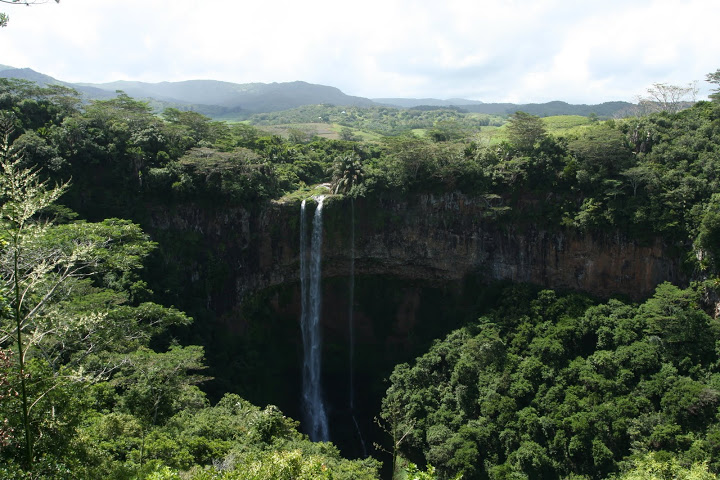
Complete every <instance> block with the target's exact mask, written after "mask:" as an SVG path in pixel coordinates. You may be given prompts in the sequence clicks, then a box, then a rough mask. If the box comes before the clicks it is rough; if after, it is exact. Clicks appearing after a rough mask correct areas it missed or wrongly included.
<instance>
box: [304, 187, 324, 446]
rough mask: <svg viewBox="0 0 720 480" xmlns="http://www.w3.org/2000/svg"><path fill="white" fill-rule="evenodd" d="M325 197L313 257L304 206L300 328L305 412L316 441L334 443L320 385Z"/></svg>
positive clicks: (317, 221)
mask: <svg viewBox="0 0 720 480" xmlns="http://www.w3.org/2000/svg"><path fill="white" fill-rule="evenodd" d="M324 200H325V197H324V196H322V195H321V196H319V197H317V202H318V204H317V208H316V209H315V215H314V216H313V222H312V235H311V238H310V252H309V253H310V255H309V258H308V251H307V240H308V239H307V227H306V220H305V216H306V215H305V200H303V201H302V203H301V204H300V293H301V297H302V298H301V315H300V326H301V329H302V340H303V385H302V408H303V413H304V416H305V422H306V425H307V428H308V430H309V436H310V439H311V440H312V441H316V442H317V441H321V442H326V441H328V440H329V439H330V434H329V433H328V420H327V415H326V413H325V405H324V403H323V398H322V388H321V385H320V366H321V354H322V339H321V338H320V313H321V306H322V299H321V291H320V280H321V273H322V272H321V266H322V207H323V201H324Z"/></svg>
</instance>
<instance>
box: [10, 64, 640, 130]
mask: <svg viewBox="0 0 720 480" xmlns="http://www.w3.org/2000/svg"><path fill="white" fill-rule="evenodd" d="M2 77H5V78H18V79H24V80H29V81H33V82H36V83H38V84H39V85H64V86H67V87H71V88H74V89H76V90H77V91H79V92H81V93H82V94H83V97H84V98H85V99H87V100H104V99H108V98H112V97H114V96H115V95H117V91H118V90H122V91H123V92H125V93H126V94H128V95H129V96H131V97H134V98H137V99H141V100H147V101H148V102H149V103H150V105H151V106H152V107H153V109H155V110H156V111H162V110H163V109H165V108H168V107H174V108H178V109H180V110H193V111H196V112H199V113H202V114H204V115H207V116H209V117H212V118H215V119H240V118H247V117H248V116H250V115H252V114H255V113H268V112H278V111H283V110H289V109H292V108H296V107H300V106H303V105H318V104H331V105H342V106H356V107H376V106H390V107H396V108H423V107H426V108H445V107H457V108H460V109H462V110H463V111H467V112H475V113H488V114H501V115H505V114H511V113H514V112H515V111H517V110H523V111H525V112H528V113H531V114H533V115H538V116H549V115H589V114H591V113H595V114H597V115H599V116H612V115H614V114H616V113H617V112H620V111H622V110H625V109H627V108H628V107H630V106H631V105H632V104H630V103H628V102H606V103H603V104H600V105H571V104H568V103H566V102H561V101H554V102H548V103H543V104H524V105H522V104H512V103H483V102H481V101H478V100H467V99H462V98H452V99H447V100H441V99H436V98H375V99H369V98H363V97H357V96H352V95H347V94H345V93H343V92H342V91H340V90H339V89H338V88H335V87H331V86H325V85H318V84H311V83H307V82H303V81H295V82H283V83H269V84H268V83H246V84H238V83H232V82H223V81H218V80H186V81H181V82H159V83H147V82H135V81H117V82H109V83H99V84H94V83H70V82H64V81H61V80H58V79H55V78H53V77H51V76H49V75H45V74H43V73H39V72H36V71H34V70H32V69H30V68H14V67H10V66H7V65H0V78H2Z"/></svg>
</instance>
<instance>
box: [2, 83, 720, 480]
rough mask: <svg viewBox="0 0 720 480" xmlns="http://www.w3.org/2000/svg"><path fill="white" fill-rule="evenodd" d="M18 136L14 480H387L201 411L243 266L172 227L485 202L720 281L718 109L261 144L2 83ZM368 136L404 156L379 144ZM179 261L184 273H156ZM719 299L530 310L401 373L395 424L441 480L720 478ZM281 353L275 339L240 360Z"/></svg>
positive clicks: (515, 216) (229, 402)
mask: <svg viewBox="0 0 720 480" xmlns="http://www.w3.org/2000/svg"><path fill="white" fill-rule="evenodd" d="M709 79H710V80H711V81H713V82H714V83H715V84H717V83H718V82H717V72H716V73H715V74H712V75H710V76H709ZM714 96H715V97H716V96H717V93H716V94H715V95H714ZM714 99H715V100H716V98H714ZM0 116H1V120H2V122H3V125H6V126H7V128H6V130H5V132H6V133H7V135H6V136H5V137H4V139H3V144H2V151H1V152H0V154H1V156H2V160H3V172H2V175H3V177H2V184H1V185H2V192H0V195H2V198H1V199H0V202H1V203H2V212H1V213H2V234H1V235H0V240H2V255H1V256H0V267H1V268H0V274H1V275H2V282H3V286H2V288H3V289H2V291H1V292H0V296H1V298H0V300H2V302H1V304H2V310H1V311H0V320H1V322H2V323H1V327H2V332H1V335H2V336H0V347H1V349H0V387H1V389H0V392H2V393H1V395H2V405H1V406H0V410H1V412H2V415H3V417H4V418H3V420H5V423H3V424H0V447H2V448H1V449H0V456H2V459H3V462H4V463H3V464H2V466H0V474H2V476H4V477H7V478H14V477H21V476H22V471H27V470H30V469H32V470H33V471H34V472H35V474H36V475H42V476H45V477H47V478H53V477H55V478H73V477H80V478H82V477H85V478H117V479H123V478H128V479H130V478H146V477H147V478H157V479H162V478H179V477H180V475H181V473H182V475H183V476H184V477H183V478H198V479H204V478H228V479H229V478H336V479H337V478H374V477H376V476H377V469H378V466H377V464H376V462H375V461H374V460H372V459H369V460H364V461H352V462H351V461H347V460H343V459H342V458H341V457H340V455H339V453H338V451H337V449H335V447H333V446H331V445H329V444H312V443H311V442H309V441H308V440H307V439H306V438H305V437H304V436H302V435H301V434H299V433H298V432H297V424H296V423H295V422H294V421H292V420H290V419H288V418H286V417H284V416H283V415H282V414H281V413H280V412H279V411H277V409H275V408H274V407H267V408H265V409H260V408H258V407H255V406H252V405H250V404H249V403H247V402H246V401H245V400H243V399H241V398H240V397H238V396H235V395H225V396H223V395H217V396H215V400H219V401H218V402H216V403H215V404H214V405H213V406H211V402H210V401H209V400H208V398H207V397H206V394H205V393H204V392H203V390H202V389H203V388H205V385H206V384H207V381H208V380H209V376H208V375H207V374H208V373H209V374H210V375H213V374H215V371H216V370H208V369H206V365H205V363H206V362H205V359H204V355H205V351H204V350H203V348H202V347H200V346H198V345H194V344H195V343H198V342H197V340H202V341H204V340H206V339H207V338H208V337H209V336H211V335H212V334H213V333H212V332H208V330H211V329H208V328H207V325H208V324H210V323H209V322H211V321H213V320H215V317H214V315H215V312H214V311H213V310H212V308H211V307H210V300H209V298H210V296H211V295H210V293H212V292H213V291H214V290H213V289H214V288H216V287H217V285H218V284H220V283H222V281H223V278H224V277H226V276H227V269H228V268H229V267H228V265H227V263H226V262H225V259H224V258H223V256H222V255H223V253H224V252H223V251H221V250H222V249H219V251H217V252H201V250H202V248H201V246H202V242H203V237H202V234H201V233H198V232H194V233H187V235H186V236H185V237H184V238H171V236H162V235H161V234H159V233H158V234H157V238H153V241H151V239H150V237H149V236H148V234H146V233H144V232H143V230H142V228H141V226H147V225H149V224H151V222H150V221H149V218H148V216H149V215H150V213H149V209H148V206H149V205H154V206H157V205H162V206H164V207H167V208H176V207H178V206H183V205H192V206H193V207H199V208H208V209H217V210H222V209H224V208H227V207H236V206H242V207H243V208H245V209H246V210H247V211H249V212H254V211H259V210H260V209H261V208H262V207H263V205H264V204H265V203H266V202H269V201H270V200H275V199H279V198H282V197H283V196H285V195H288V196H289V197H288V198H293V197H292V195H293V194H295V195H296V196H297V195H302V196H307V192H308V191H310V190H311V189H312V188H314V187H315V186H316V185H317V184H320V183H327V184H329V186H330V187H331V190H333V191H334V192H335V193H336V194H342V195H348V196H351V197H357V196H400V195H409V194H415V193H419V192H422V193H427V192H430V193H434V192H463V193H466V194H468V195H473V196H476V197H477V198H481V199H484V200H485V202H486V204H487V215H486V219H492V220H494V221H496V222H498V223H499V224H500V226H501V227H503V226H506V227H508V228H513V229H522V228H524V227H526V226H531V225H536V224H537V223H538V222H542V225H543V228H545V229H548V230H551V229H557V230H562V229H566V230H574V231H578V232H585V233H587V234H588V235H592V234H594V233H596V232H612V233H615V234H618V235H622V236H624V237H629V238H632V239H634V240H637V241H640V242H643V241H650V240H653V239H655V238H657V237H658V236H660V237H662V238H663V239H664V241H665V242H666V243H667V244H668V245H669V246H671V247H674V248H675V251H676V252H677V254H678V255H681V256H683V258H685V259H686V264H687V266H688V267H689V272H690V273H692V274H693V275H695V277H696V278H701V279H703V280H707V282H706V283H705V285H706V286H707V285H711V284H712V281H713V280H712V279H714V278H716V276H717V272H718V268H720V194H718V193H717V192H718V191H720V184H719V182H720V103H718V102H717V101H713V102H699V103H697V104H695V105H694V106H692V107H691V108H688V109H686V110H683V111H680V112H678V113H673V114H669V113H667V112H664V113H656V114H652V115H649V116H646V117H641V118H628V119H623V120H616V121H615V120H607V121H604V122H600V121H598V120H597V118H593V119H591V120H588V121H587V122H585V121H584V120H582V119H578V118H562V119H554V120H552V119H551V120H544V119H540V118H538V117H535V116H533V115H530V114H528V113H523V112H517V113H515V114H513V115H511V116H510V117H509V118H508V119H507V120H508V122H507V123H505V119H501V118H500V117H491V116H487V115H475V114H468V113H464V112H460V111H458V110H457V109H393V108H385V107H377V108H365V109H363V108H350V107H344V108H341V107H330V106H316V107H303V108H300V109H296V110H293V111H290V112H284V113H282V114H267V115H264V116H257V117H255V118H254V119H253V122H254V123H255V126H252V125H248V124H235V125H230V124H224V123H220V122H214V121H212V120H210V119H209V118H206V117H204V116H202V115H199V114H197V113H195V112H182V111H179V110H176V109H168V110H166V111H165V112H164V113H163V115H162V116H158V115H155V114H153V112H152V109H151V108H150V106H149V105H148V104H147V103H144V102H139V101H136V100H134V99H132V98H130V97H128V96H127V95H125V94H122V93H120V94H119V95H118V96H117V97H116V98H113V99H111V100H103V101H94V102H91V103H89V104H86V105H83V104H81V102H80V101H79V97H78V95H77V93H76V92H74V91H72V90H70V89H67V88H64V87H44V88H41V87H38V86H36V85H34V84H32V83H30V82H26V81H21V80H9V79H0ZM315 121H322V122H329V123H335V124H338V125H342V126H344V127H345V128H346V129H347V130H344V134H343V135H341V136H343V137H344V138H345V139H344V140H326V139H320V138H308V137H307V136H306V135H303V134H302V132H291V133H292V134H291V135H290V136H289V138H288V139H284V138H281V137H279V136H276V135H271V134H268V133H267V132H265V131H263V130H262V129H261V128H262V127H263V126H264V125H270V124H277V123H297V122H315ZM501 124H505V125H504V126H503V127H500V128H497V127H498V126H499V125H501ZM487 126H494V127H495V128H494V129H487V128H485V127H487ZM417 130H421V131H422V132H417ZM360 131H365V132H375V133H381V134H383V135H386V136H385V137H380V140H378V141H375V142H360V141H358V137H357V136H356V135H355V133H357V132H360ZM488 132H491V133H488ZM489 135H490V136H489ZM492 135H495V136H492ZM44 181H47V182H48V183H43V182H44ZM68 181H69V182H70V183H69V184H66V183H65V182H68ZM53 184H57V185H59V186H58V187H56V188H53V187H51V185H53ZM134 222H135V223H134ZM277 228H278V229H280V228H282V227H281V226H278V227H277ZM155 242H157V243H155ZM160 256H164V258H165V260H167V259H170V260H169V261H166V263H165V264H164V267H165V270H161V269H147V270H144V266H147V265H148V260H150V261H154V262H156V263H155V264H154V265H157V264H159V263H160V260H158V257H160ZM198 265H201V266H198ZM183 268H188V269H189V268H196V269H199V270H200V271H202V273H203V282H198V283H194V284H190V283H189V282H187V279H186V278H185V277H184V276H182V275H181V273H180V272H183V273H187V272H186V271H183V270H182V269H183ZM708 291H710V290H708ZM702 295H703V292H702V291H701V290H699V289H698V290H681V289H679V288H677V287H673V286H671V285H661V286H660V287H659V288H658V290H657V292H656V294H655V296H654V297H653V298H651V299H649V300H647V301H646V302H645V303H643V304H641V305H630V304H625V303H622V302H619V301H616V300H613V301H610V302H607V303H604V304H600V305H595V304H594V303H593V302H591V301H590V300H589V299H587V298H585V297H582V296H577V295H567V296H560V295H557V294H554V293H552V292H549V291H545V292H541V293H540V294H538V295H537V296H535V295H534V294H531V293H530V292H529V290H528V289H526V288H524V287H513V288H511V289H509V290H507V291H506V292H504V293H503V295H502V299H503V304H502V306H501V307H500V308H498V309H497V310H496V311H494V312H493V313H491V314H489V315H487V316H484V317H483V318H481V319H480V321H479V322H477V323H474V324H472V325H468V326H466V327H465V328H462V329H460V330H457V331H456V332H454V333H452V334H450V335H449V336H448V337H447V338H445V339H444V340H442V341H439V342H438V343H436V344H435V345H434V346H433V347H432V348H431V350H430V351H429V352H428V353H427V354H426V355H424V356H422V357H420V358H419V359H418V360H417V362H416V363H415V364H413V365H412V366H410V365H401V366H399V367H398V368H397V369H396V371H395V373H394V374H393V376H392V379H391V380H392V385H391V387H390V390H389V391H388V395H387V397H386V399H385V403H384V410H383V413H382V417H383V419H384V420H383V422H384V423H383V424H384V425H386V426H387V432H388V433H390V434H391V435H390V436H391V437H392V441H393V444H394V446H395V447H399V449H400V451H402V453H403V454H405V455H407V456H408V457H409V459H410V460H413V461H415V462H416V463H417V464H420V465H426V464H428V463H429V464H431V465H434V467H428V468H427V472H420V471H418V470H417V469H416V467H410V466H409V467H408V471H409V472H410V474H411V475H416V476H422V477H423V478H426V477H429V476H430V475H433V473H432V472H434V471H435V472H437V474H438V475H439V476H440V477H442V478H451V477H453V476H454V475H456V474H460V473H462V474H463V478H498V479H499V478H523V476H526V477H528V478H561V477H566V476H571V475H576V477H575V478H582V476H584V477H586V478H603V477H606V476H607V475H610V474H613V473H616V472H618V474H619V475H621V477H620V478H638V476H642V475H651V474H654V473H652V472H660V473H658V475H659V476H661V477H662V476H665V477H667V476H668V475H676V476H682V475H685V476H686V477H687V478H705V477H707V476H708V475H711V474H709V473H708V470H709V471H711V472H717V471H718V470H720V458H719V457H718V455H719V454H720V452H718V445H719V443H718V439H720V436H719V435H720V427H719V426H718V425H719V424H718V421H717V418H716V416H717V411H718V406H719V405H720V380H719V379H720V377H719V376H718V375H719V373H720V372H718V368H719V367H718V365H719V364H718V352H717V350H716V343H717V341H718V340H720V338H718V335H720V333H719V331H718V324H717V322H716V321H715V320H713V319H711V318H710V317H708V316H707V315H706V314H705V313H704V312H703V311H702V310H701V309H700V304H701V303H702V300H703V299H702V298H701V297H702ZM173 303H175V304H176V306H177V307H179V308H180V309H182V310H185V311H187V312H188V314H186V313H183V312H182V311H181V310H179V309H177V308H175V307H171V306H170V305H171V304H173ZM378 305H381V303H380V302H379V303H378ZM265 307H266V306H265V305H263V306H258V307H257V309H256V310H257V311H261V310H262V308H265ZM437 308H438V309H440V308H443V309H444V310H449V309H450V308H445V306H437ZM249 311H252V309H249ZM190 316H193V317H194V318H195V319H196V321H197V322H198V323H199V324H200V325H201V326H200V327H198V329H197V330H195V331H194V332H196V333H195V335H196V336H195V337H193V336H192V334H188V333H187V332H188V331H189V330H187V328H189V327H188V325H189V324H190V323H191V319H190ZM458 324H459V323H458ZM456 325H457V324H456ZM183 327H186V328H185V329H184V328H183ZM438 328H440V327H438ZM431 330H432V331H433V332H435V331H436V330H435V329H431ZM445 331H447V330H445ZM197 332H200V333H197ZM273 334H274V332H262V333H256V332H252V333H251V334H250V335H249V336H248V338H246V339H245V340H244V341H246V342H247V347H248V348H247V349H246V351H245V352H241V353H240V354H238V355H242V354H244V355H247V357H244V358H250V356H251V355H256V354H258V352H259V351H260V350H262V349H264V348H265V345H264V344H262V343H260V342H255V343H254V344H251V343H252V342H253V340H257V339H258V338H260V339H264V338H268V337H270V336H272V335H273ZM175 335H177V337H178V338H180V339H182V340H183V341H182V342H179V341H177V340H175V339H174V338H173V336H175ZM252 335H255V336H254V337H253V336H252ZM185 340H187V341H185ZM216 341H217V340H216ZM219 342H222V339H221V340H219ZM214 354H215V355H217V358H223V355H224V352H214ZM239 363H242V362H239ZM253 365H254V364H253ZM242 368H245V366H243V367H242ZM220 371H221V370H220ZM263 377H266V375H265V374H264V372H252V373H248V374H247V378H248V379H250V380H247V379H246V380H247V381H248V382H252V381H254V382H257V383H260V382H268V381H270V379H268V378H263ZM219 384H220V385H226V383H223V382H219ZM247 388H252V385H250V386H248V387H247ZM392 450H393V451H395V453H396V454H397V453H398V450H396V449H395V448H392ZM650 451H657V452H659V453H657V454H656V455H654V456H653V455H650V454H646V452H650ZM396 457H397V455H394V457H393V458H396ZM703 462H707V463H706V464H703ZM393 463H395V462H393ZM433 469H436V470H433ZM428 472H430V473H428ZM648 472H651V473H648ZM663 472H664V473H663ZM668 472H669V473H668ZM578 476H580V477H578Z"/></svg>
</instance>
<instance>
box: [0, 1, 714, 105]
mask: <svg viewBox="0 0 720 480" xmlns="http://www.w3.org/2000/svg"><path fill="white" fill-rule="evenodd" d="M5 11H7V13H9V14H10V16H11V22H10V25H9V26H8V27H7V28H4V29H2V30H0V63H2V64H6V65H12V66H16V67H25V66H27V67H30V68H33V69H35V70H37V71H40V72H42V73H47V74H49V75H52V76H55V77H56V78H60V79H63V80H68V81H85V82H103V81H112V80H116V79H135V80H143V81H162V80H183V79H191V78H214V79H218V80H226V81H232V82H238V83H245V82H258V81H260V82H273V81H278V82H279V81H292V80H305V81H308V82H313V83H321V84H325V85H332V86H336V87H338V88H340V89H341V90H343V91H344V92H345V93H348V94H351V95H361V96H368V97H387V96H405V97H408V96H414V97H439V98H449V97H458V96H462V97H466V98H475V99H480V100H484V101H515V102H541V101H548V100H555V99H560V100H565V101H570V102H573V103H596V102H600V101H607V100H617V99H620V100H632V99H633V98H634V95H636V94H638V93H642V92H643V90H644V89H645V88H647V86H649V85H650V84H652V83H653V82H659V81H661V82H671V83H680V84H684V83H687V82H690V81H693V80H702V79H703V78H704V75H705V74H706V73H708V72H711V71H714V70H715V69H716V68H718V66H720V65H717V64H716V63H715V62H716V61H717V60H716V59H718V58H720V42H717V41H716V39H715V37H716V34H715V25H714V23H715V21H716V19H717V18H720V4H719V3H717V2H715V1H714V0H636V1H634V2H626V1H624V0H606V1H604V2H595V3H589V2H576V1H570V0H534V1H530V0H505V1H502V2H478V1H476V0H475V1H469V0H446V1H445V2H437V1H428V0H415V1H411V0H382V1H381V0H368V1H366V2H363V3H357V4H350V3H343V2H337V1H330V0H308V1H306V2H297V1H288V0H265V1H263V2H237V1H234V0H216V1H215V2H202V1H199V0H153V1H152V2H148V1H146V0H122V1H121V0H102V1H98V0H65V1H63V2H61V3H60V4H59V5H56V4H55V3H54V2H52V3H48V4H46V5H40V6H35V7H22V8H20V7H13V6H7V8H5ZM701 83H702V82H701Z"/></svg>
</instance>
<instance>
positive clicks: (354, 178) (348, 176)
mask: <svg viewBox="0 0 720 480" xmlns="http://www.w3.org/2000/svg"><path fill="white" fill-rule="evenodd" d="M332 173H333V175H332V184H333V189H332V190H333V193H349V192H350V191H351V190H352V188H353V187H354V186H355V185H358V184H360V183H362V180H363V177H364V172H363V166H362V161H361V160H360V157H359V156H358V155H357V154H356V153H354V152H352V153H348V154H346V155H343V156H341V157H337V158H336V159H335V161H334V162H333V166H332Z"/></svg>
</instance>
